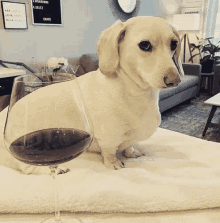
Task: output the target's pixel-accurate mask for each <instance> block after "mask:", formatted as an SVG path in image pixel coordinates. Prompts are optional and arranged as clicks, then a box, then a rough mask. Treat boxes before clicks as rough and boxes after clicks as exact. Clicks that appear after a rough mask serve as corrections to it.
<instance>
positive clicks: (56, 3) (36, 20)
mask: <svg viewBox="0 0 220 223" xmlns="http://www.w3.org/2000/svg"><path fill="white" fill-rule="evenodd" d="M31 1H32V17H33V24H34V25H62V4H61V0H31Z"/></svg>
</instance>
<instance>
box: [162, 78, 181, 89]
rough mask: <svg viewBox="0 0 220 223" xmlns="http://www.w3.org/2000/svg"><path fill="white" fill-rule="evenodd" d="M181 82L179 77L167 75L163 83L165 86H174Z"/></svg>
mask: <svg viewBox="0 0 220 223" xmlns="http://www.w3.org/2000/svg"><path fill="white" fill-rule="evenodd" d="M180 82H181V80H180V78H179V77H178V78H175V79H172V78H169V77H164V83H165V85H166V86H167V87H176V86H177V85H178V84H179V83H180Z"/></svg>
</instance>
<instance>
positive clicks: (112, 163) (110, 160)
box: [104, 154, 125, 170]
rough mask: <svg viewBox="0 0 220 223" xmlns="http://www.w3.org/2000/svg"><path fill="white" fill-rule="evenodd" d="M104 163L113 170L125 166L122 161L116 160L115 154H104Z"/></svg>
mask: <svg viewBox="0 0 220 223" xmlns="http://www.w3.org/2000/svg"><path fill="white" fill-rule="evenodd" d="M104 164H105V166H106V167H107V168H109V169H113V170H119V169H121V168H124V167H125V164H124V163H123V162H122V161H120V160H118V159H117V157H116V155H110V154H108V155H107V156H106V155H105V156H104Z"/></svg>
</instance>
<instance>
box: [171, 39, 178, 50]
mask: <svg viewBox="0 0 220 223" xmlns="http://www.w3.org/2000/svg"><path fill="white" fill-rule="evenodd" d="M177 45H178V42H177V41H172V42H171V50H175V49H176V48H177Z"/></svg>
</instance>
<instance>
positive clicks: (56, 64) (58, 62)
mask: <svg viewBox="0 0 220 223" xmlns="http://www.w3.org/2000/svg"><path fill="white" fill-rule="evenodd" d="M68 66H69V64H68V61H67V59H65V58H64V57H60V58H56V57H51V58H50V59H49V60H48V61H47V69H53V72H56V71H58V70H60V69H61V68H62V69H64V70H66V69H67V68H68Z"/></svg>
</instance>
